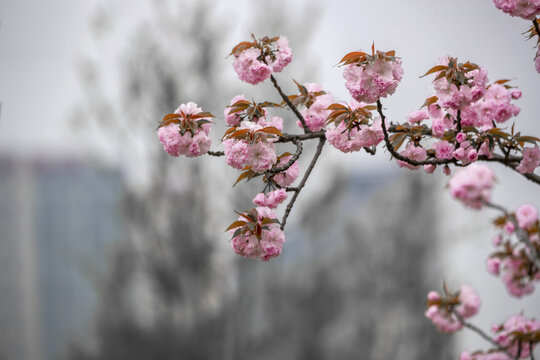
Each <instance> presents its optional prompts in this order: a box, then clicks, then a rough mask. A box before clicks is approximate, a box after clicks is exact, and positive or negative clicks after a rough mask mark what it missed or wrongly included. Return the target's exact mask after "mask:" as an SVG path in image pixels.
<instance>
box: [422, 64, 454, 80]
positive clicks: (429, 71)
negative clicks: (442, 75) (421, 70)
mask: <svg viewBox="0 0 540 360" xmlns="http://www.w3.org/2000/svg"><path fill="white" fill-rule="evenodd" d="M447 69H448V66H445V65H437V66H434V67H432V68H431V69H429V70H428V71H427V73H425V74H424V75H422V76H420V77H424V76H427V75H429V74H433V73H435V72H437V71H442V70H447Z"/></svg>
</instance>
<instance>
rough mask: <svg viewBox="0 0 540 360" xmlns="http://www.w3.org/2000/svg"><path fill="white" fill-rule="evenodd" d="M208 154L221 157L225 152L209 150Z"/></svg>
mask: <svg viewBox="0 0 540 360" xmlns="http://www.w3.org/2000/svg"><path fill="white" fill-rule="evenodd" d="M207 154H208V155H210V156H216V157H219V156H224V155H225V152H223V151H209V152H207Z"/></svg>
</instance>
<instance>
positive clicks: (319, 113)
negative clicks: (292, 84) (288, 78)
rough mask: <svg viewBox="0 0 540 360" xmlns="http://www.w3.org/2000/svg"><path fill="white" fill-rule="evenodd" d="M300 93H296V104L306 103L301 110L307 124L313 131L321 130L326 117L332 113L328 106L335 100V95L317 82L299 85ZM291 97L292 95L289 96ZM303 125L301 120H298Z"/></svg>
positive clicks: (299, 124) (300, 125)
mask: <svg viewBox="0 0 540 360" xmlns="http://www.w3.org/2000/svg"><path fill="white" fill-rule="evenodd" d="M299 88H300V95H295V96H294V98H293V100H295V101H294V104H295V105H296V106H298V105H305V107H304V108H303V109H302V110H300V114H302V116H303V117H304V120H305V121H306V125H307V127H308V128H309V130H311V131H320V130H322V129H323V128H324V127H325V124H326V118H327V117H328V115H329V114H330V110H328V106H330V104H332V103H333V102H334V97H333V96H332V95H331V94H328V93H326V92H324V91H323V89H322V87H321V86H320V85H318V84H315V83H306V84H302V85H301V86H299ZM289 98H291V97H289ZM296 124H297V125H298V126H299V127H301V128H302V127H303V125H302V123H301V122H300V120H298V121H297V122H296Z"/></svg>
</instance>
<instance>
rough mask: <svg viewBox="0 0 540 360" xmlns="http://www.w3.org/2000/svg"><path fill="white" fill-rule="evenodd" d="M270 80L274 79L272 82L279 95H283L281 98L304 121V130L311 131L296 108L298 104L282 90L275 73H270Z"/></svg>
mask: <svg viewBox="0 0 540 360" xmlns="http://www.w3.org/2000/svg"><path fill="white" fill-rule="evenodd" d="M270 80H272V84H274V87H275V88H276V90H277V91H278V93H279V95H280V96H281V98H282V99H283V101H285V103H287V105H288V106H289V108H290V109H291V110H292V112H293V113H294V114H295V115H296V117H297V118H298V119H299V120H300V122H301V123H302V126H303V127H304V132H305V133H306V134H307V133H310V132H311V130H309V128H308V126H307V124H306V120H305V119H304V117H303V116H302V114H300V112H299V111H298V109H297V108H296V106H294V104H293V103H292V102H291V100H290V99H289V97H288V96H287V95H285V93H284V92H283V90H281V87H279V85H278V83H277V80H276V78H275V77H274V75H270Z"/></svg>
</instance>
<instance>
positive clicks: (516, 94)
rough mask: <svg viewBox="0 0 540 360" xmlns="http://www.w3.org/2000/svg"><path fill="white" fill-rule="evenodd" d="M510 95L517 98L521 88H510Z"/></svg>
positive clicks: (519, 96)
mask: <svg viewBox="0 0 540 360" xmlns="http://www.w3.org/2000/svg"><path fill="white" fill-rule="evenodd" d="M510 95H511V96H512V99H514V100H517V99H520V98H521V90H519V89H512V90H510Z"/></svg>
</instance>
